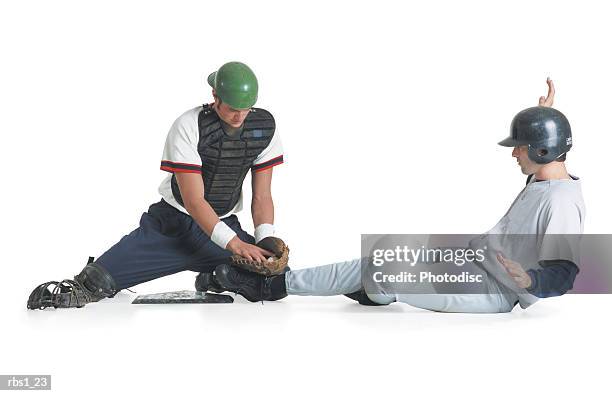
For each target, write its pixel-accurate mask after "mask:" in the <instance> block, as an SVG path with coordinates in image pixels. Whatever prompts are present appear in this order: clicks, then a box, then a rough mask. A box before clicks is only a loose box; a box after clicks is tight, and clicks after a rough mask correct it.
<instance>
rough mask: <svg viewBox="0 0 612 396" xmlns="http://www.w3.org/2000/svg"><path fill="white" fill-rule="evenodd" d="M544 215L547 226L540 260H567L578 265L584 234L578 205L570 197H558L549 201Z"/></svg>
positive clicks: (543, 236)
mask: <svg viewBox="0 0 612 396" xmlns="http://www.w3.org/2000/svg"><path fill="white" fill-rule="evenodd" d="M542 215H543V218H544V221H545V228H544V233H543V235H542V244H541V246H540V254H539V260H538V261H539V262H542V261H549V260H566V261H570V262H572V263H574V264H576V265H578V262H579V258H580V252H579V247H580V238H581V234H582V225H581V218H580V217H581V213H580V209H579V208H578V206H577V205H576V204H575V203H573V202H572V201H571V200H568V199H556V200H552V201H550V202H548V203H547V205H546V207H545V208H544V211H543V213H542Z"/></svg>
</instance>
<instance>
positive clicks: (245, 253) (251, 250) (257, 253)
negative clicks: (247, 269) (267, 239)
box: [227, 236, 274, 263]
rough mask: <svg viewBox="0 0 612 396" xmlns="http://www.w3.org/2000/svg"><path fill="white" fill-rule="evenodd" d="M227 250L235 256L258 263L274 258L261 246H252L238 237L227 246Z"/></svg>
mask: <svg viewBox="0 0 612 396" xmlns="http://www.w3.org/2000/svg"><path fill="white" fill-rule="evenodd" d="M227 249H228V250H229V251H230V252H232V253H233V254H237V255H238V256H242V257H244V258H246V259H249V260H254V261H258V262H260V263H263V262H264V261H266V259H267V257H270V256H274V254H273V253H272V252H269V251H267V250H265V249H262V248H260V247H259V246H255V245H251V244H250V243H246V242H243V241H241V240H240V238H238V237H237V236H235V237H234V238H232V240H231V241H229V243H228V244H227Z"/></svg>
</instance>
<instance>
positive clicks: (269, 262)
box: [232, 237, 289, 276]
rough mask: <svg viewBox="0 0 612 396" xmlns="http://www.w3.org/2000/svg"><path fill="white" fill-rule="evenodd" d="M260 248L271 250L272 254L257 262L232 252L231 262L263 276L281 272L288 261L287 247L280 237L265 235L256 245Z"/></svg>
mask: <svg viewBox="0 0 612 396" xmlns="http://www.w3.org/2000/svg"><path fill="white" fill-rule="evenodd" d="M256 246H258V247H260V248H262V249H265V250H268V251H270V252H272V253H273V254H274V255H273V256H270V257H268V258H267V259H266V260H264V261H262V262H259V261H257V260H250V259H247V258H244V257H242V256H239V255H237V254H234V255H233V256H232V264H234V265H235V266H237V267H240V268H242V269H245V270H247V271H251V272H255V273H258V274H261V275H265V276H271V275H278V274H282V273H283V272H284V271H285V268H287V263H288V262H289V247H288V246H287V245H286V244H285V242H283V241H282V239H280V238H275V237H267V238H264V239H262V240H261V241H259V243H258V244H257V245H256Z"/></svg>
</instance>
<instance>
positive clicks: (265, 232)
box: [255, 223, 274, 243]
mask: <svg viewBox="0 0 612 396" xmlns="http://www.w3.org/2000/svg"><path fill="white" fill-rule="evenodd" d="M269 236H274V224H267V223H264V224H260V225H258V226H257V227H255V243H259V241H261V240H262V239H264V238H267V237H269Z"/></svg>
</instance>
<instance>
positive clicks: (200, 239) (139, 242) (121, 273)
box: [96, 199, 255, 290]
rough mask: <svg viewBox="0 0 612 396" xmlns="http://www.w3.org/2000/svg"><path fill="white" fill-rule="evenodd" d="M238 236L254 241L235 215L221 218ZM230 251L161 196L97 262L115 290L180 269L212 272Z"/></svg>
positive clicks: (225, 258) (224, 261) (173, 272)
mask: <svg viewBox="0 0 612 396" xmlns="http://www.w3.org/2000/svg"><path fill="white" fill-rule="evenodd" d="M221 221H223V222H224V223H225V224H227V225H228V226H229V227H230V228H231V229H232V230H234V231H235V232H236V233H237V234H238V237H239V238H240V239H241V240H243V241H245V242H247V243H255V238H253V237H252V236H251V235H249V234H247V233H246V232H245V231H244V230H243V229H242V228H241V226H240V222H239V221H238V218H237V217H236V216H235V215H232V216H229V217H226V218H224V219H222V220H221ZM230 256H231V252H229V251H228V250H225V249H222V248H220V247H219V246H217V245H216V244H215V243H214V242H212V241H211V240H210V238H209V237H208V235H206V233H204V231H202V229H201V228H200V226H199V225H198V224H197V223H196V222H195V221H194V220H193V218H191V216H189V215H187V214H185V213H183V212H181V211H179V210H177V209H176V208H174V207H173V206H171V205H170V204H169V203H167V202H166V201H164V200H163V199H162V200H161V201H160V202H157V203H155V204H153V205H151V206H150V207H149V210H148V212H146V213H143V214H142V217H141V218H140V227H138V228H136V229H135V230H134V231H132V232H131V233H130V234H128V235H126V236H124V237H123V238H121V240H120V241H119V242H117V244H115V245H114V246H113V247H111V248H110V249H109V250H108V251H107V252H105V253H104V254H103V255H102V256H100V257H99V258H98V259H97V260H96V263H97V264H99V265H100V266H102V267H103V268H105V269H106V270H107V271H108V272H109V273H110V275H111V276H112V277H113V279H114V280H115V283H116V285H117V290H121V289H125V288H128V287H131V286H134V285H137V284H139V283H143V282H147V281H150V280H153V279H157V278H161V277H162V276H167V275H172V274H175V273H177V272H181V271H186V270H190V271H195V272H212V271H213V270H214V269H215V267H216V266H217V265H219V264H223V263H228V262H229V257H230Z"/></svg>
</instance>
